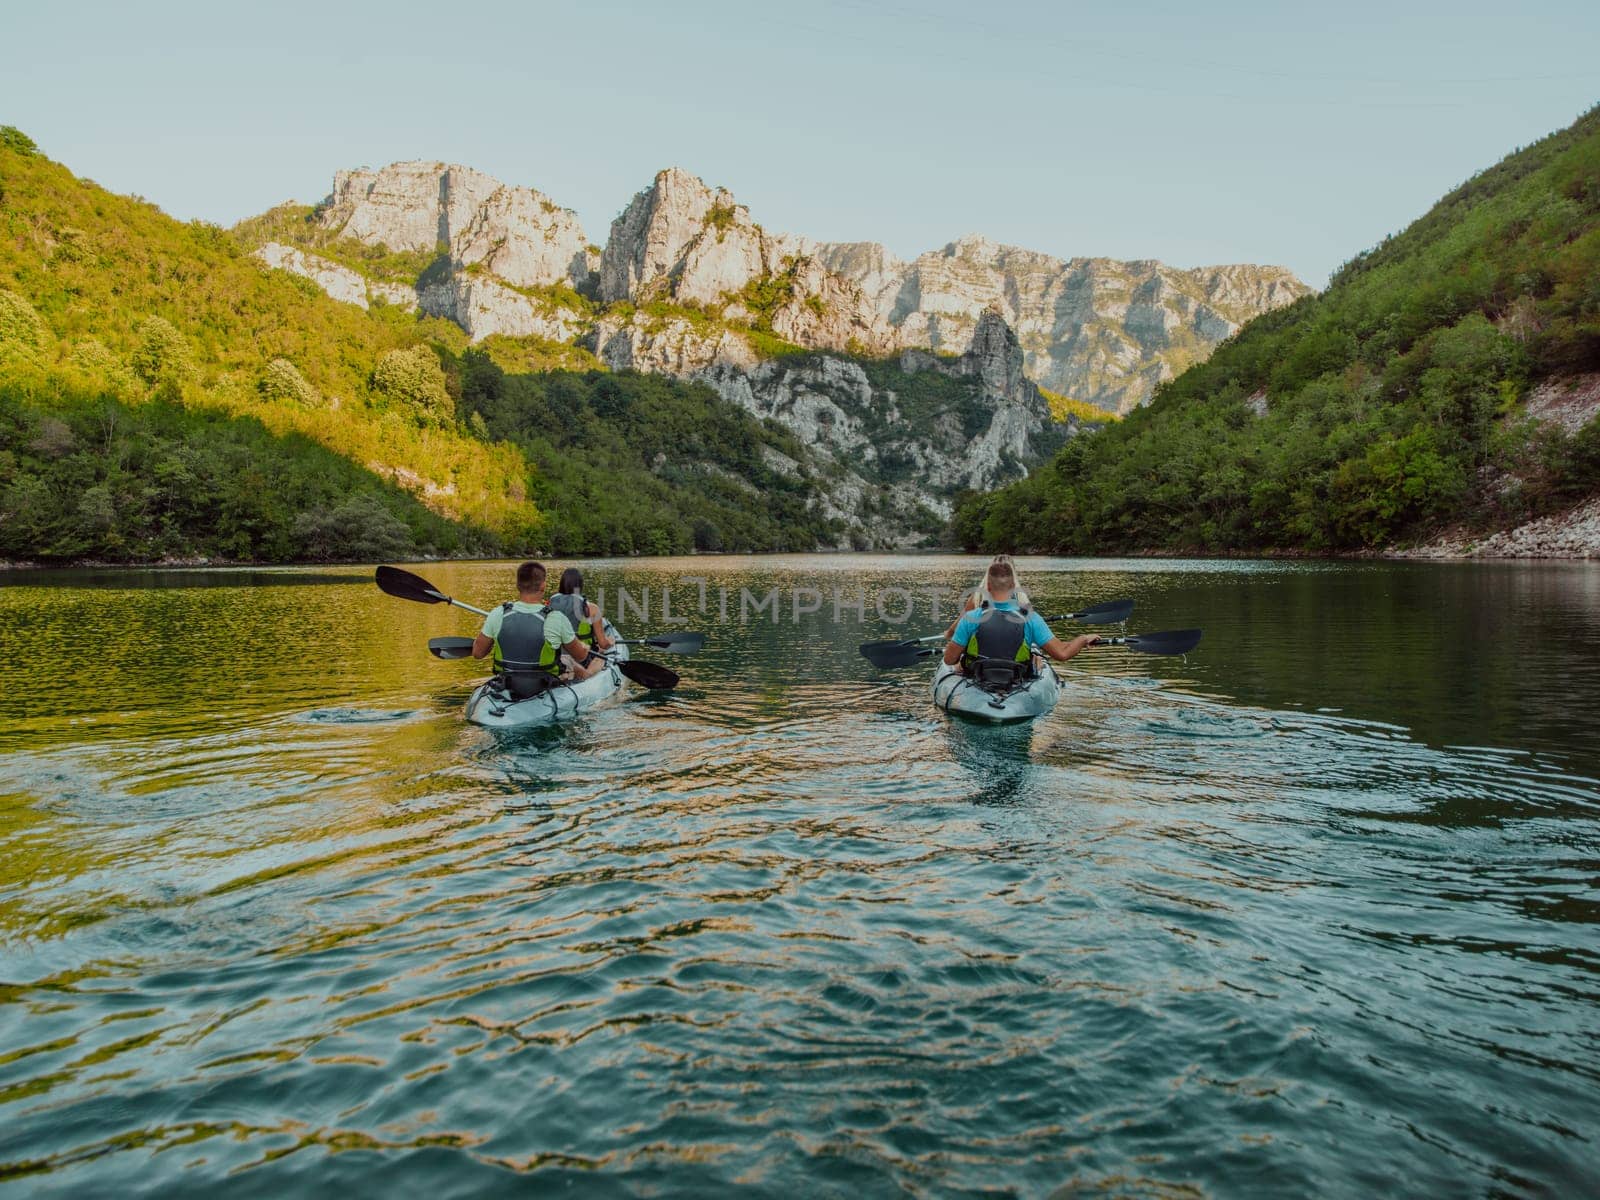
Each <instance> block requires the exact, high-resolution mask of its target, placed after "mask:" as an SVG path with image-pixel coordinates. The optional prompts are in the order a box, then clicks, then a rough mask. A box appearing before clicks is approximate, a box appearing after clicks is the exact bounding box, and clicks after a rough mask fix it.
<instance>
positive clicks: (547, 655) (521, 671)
mask: <svg viewBox="0 0 1600 1200" xmlns="http://www.w3.org/2000/svg"><path fill="white" fill-rule="evenodd" d="M544 581H545V569H544V567H543V566H541V565H540V564H539V563H535V562H527V563H523V564H522V565H521V566H520V567H518V568H517V599H515V600H507V601H506V602H505V603H504V604H501V605H499V606H497V607H496V608H493V609H491V610H490V612H489V615H488V616H486V617H485V618H484V619H483V629H482V630H481V631H480V632H479V633H478V637H477V640H476V641H474V642H473V644H472V657H473V658H484V657H486V656H487V655H489V654H490V653H493V655H494V669H495V670H496V672H498V673H499V674H500V675H501V676H502V677H503V678H504V679H505V681H506V686H507V687H508V688H509V689H510V691H511V694H512V695H513V696H517V697H519V698H521V697H524V696H531V695H534V694H535V693H536V692H538V691H540V690H541V689H542V688H544V687H548V686H549V685H548V684H547V683H546V682H545V680H546V679H555V678H558V677H559V676H560V673H561V657H560V652H561V651H563V650H565V651H566V652H567V654H568V657H569V658H570V659H571V661H572V669H573V674H574V675H575V676H576V677H577V678H579V679H586V678H588V677H589V676H590V675H592V674H594V672H595V671H597V670H598V669H599V667H600V662H601V660H599V659H598V658H595V659H591V656H590V654H589V651H588V648H587V647H586V646H584V644H583V643H582V642H580V641H579V640H578V638H577V633H576V631H575V630H574V629H573V627H572V622H571V621H569V620H568V619H567V617H566V616H565V615H564V614H563V613H560V612H557V611H554V610H552V609H551V608H550V607H549V606H548V604H547V603H546V602H545V598H544Z"/></svg>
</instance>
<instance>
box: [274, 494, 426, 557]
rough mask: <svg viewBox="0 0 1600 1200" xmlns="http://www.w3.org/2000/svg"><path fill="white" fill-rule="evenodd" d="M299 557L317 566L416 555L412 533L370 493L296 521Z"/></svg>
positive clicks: (305, 514) (312, 512) (309, 514)
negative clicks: (307, 559) (314, 562)
mask: <svg viewBox="0 0 1600 1200" xmlns="http://www.w3.org/2000/svg"><path fill="white" fill-rule="evenodd" d="M294 538H295V541H297V542H298V543H299V549H300V557H302V558H309V559H313V560H315V561H317V562H376V561H378V560H379V559H388V558H406V557H408V556H410V555H412V554H415V553H416V549H417V546H416V542H415V541H414V540H413V539H412V537H411V530H410V529H409V528H407V526H406V524H405V522H403V521H401V520H400V519H399V518H398V517H396V516H395V515H394V514H393V513H391V512H390V511H389V509H388V508H387V507H386V506H385V505H384V503H383V501H382V500H380V499H379V498H378V497H377V496H374V495H373V494H371V493H370V492H364V493H359V494H357V495H354V496H351V497H350V499H348V500H346V501H345V502H344V503H343V504H341V505H339V506H338V507H336V508H333V509H314V510H312V511H311V512H305V513H301V514H300V515H299V516H298V517H296V518H295V522H294Z"/></svg>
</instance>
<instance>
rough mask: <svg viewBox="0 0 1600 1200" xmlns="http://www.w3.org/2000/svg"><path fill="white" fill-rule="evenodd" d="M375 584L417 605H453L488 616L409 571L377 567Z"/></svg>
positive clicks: (481, 615)
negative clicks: (413, 601)
mask: <svg viewBox="0 0 1600 1200" xmlns="http://www.w3.org/2000/svg"><path fill="white" fill-rule="evenodd" d="M377 582H378V587H379V588H381V589H382V590H383V591H385V592H387V593H388V594H389V595H391V596H398V597H399V598H400V599H402V600H415V601H416V602H417V603H418V604H453V605H455V606H456V607H457V608H464V609H466V610H467V611H468V612H474V613H477V614H478V615H479V616H480V617H487V616H488V615H489V614H488V613H486V612H484V611H483V609H481V608H473V607H472V605H470V604H463V603H461V601H459V600H454V599H452V598H451V597H449V596H446V595H445V594H444V593H443V592H441V591H440V590H439V589H438V588H436V587H434V586H433V584H431V583H429V582H428V581H427V580H426V579H424V578H423V577H422V576H421V575H413V574H412V573H411V572H410V571H402V570H401V569H400V568H399V567H379V568H378V571H377Z"/></svg>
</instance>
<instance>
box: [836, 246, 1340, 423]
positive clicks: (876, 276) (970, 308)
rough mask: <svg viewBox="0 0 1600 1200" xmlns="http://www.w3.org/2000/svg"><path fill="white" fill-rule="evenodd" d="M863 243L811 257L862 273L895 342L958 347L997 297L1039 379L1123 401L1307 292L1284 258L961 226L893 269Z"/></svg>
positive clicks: (1083, 394)
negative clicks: (1187, 266) (1216, 259)
mask: <svg viewBox="0 0 1600 1200" xmlns="http://www.w3.org/2000/svg"><path fill="white" fill-rule="evenodd" d="M876 250H877V248H869V247H865V246H863V245H861V244H860V243H853V244H846V245H836V246H830V245H823V246H819V247H817V250H816V254H817V257H818V258H819V259H820V260H821V261H822V262H824V263H826V264H828V265H829V266H830V268H831V269H833V270H835V271H837V272H838V273H839V274H841V275H843V276H845V277H846V278H854V279H856V280H858V281H859V282H860V284H861V287H862V290H863V293H864V294H867V295H869V296H870V297H871V298H872V300H873V304H874V313H873V315H874V317H875V319H876V320H878V321H879V322H882V323H883V324H884V325H886V326H887V327H888V328H889V330H891V331H892V336H893V337H894V338H895V340H896V342H897V343H898V344H899V345H902V346H929V347H932V348H934V349H939V350H951V351H961V350H964V349H965V348H966V346H967V345H968V344H969V343H970V340H971V338H972V335H973V331H974V330H975V329H976V317H977V314H978V313H979V312H980V311H982V310H983V309H985V308H988V307H991V306H992V307H993V308H995V309H996V311H998V312H999V313H1000V314H1001V315H1002V316H1004V317H1005V319H1006V321H1007V322H1008V323H1009V324H1010V325H1011V326H1012V327H1013V328H1014V329H1015V330H1016V332H1017V336H1018V338H1019V339H1020V340H1021V343H1022V346H1023V348H1024V351H1025V353H1026V364H1027V370H1028V373H1029V375H1030V376H1031V377H1032V378H1033V379H1035V380H1036V381H1037V382H1038V383H1039V384H1041V385H1042V386H1044V387H1048V388H1051V389H1052V390H1054V391H1058V392H1062V393H1065V394H1066V395H1069V396H1072V397H1075V398H1077V399H1080V400H1087V401H1089V402H1090V403H1093V404H1097V405H1099V406H1100V407H1102V408H1108V409H1112V410H1114V411H1122V412H1126V411H1128V410H1129V409H1131V408H1134V407H1136V406H1137V405H1139V404H1141V403H1143V402H1144V401H1145V400H1147V399H1148V398H1149V395H1150V393H1151V391H1153V390H1154V387H1155V385H1156V384H1157V383H1159V382H1160V381H1162V380H1164V379H1170V378H1172V377H1173V375H1175V374H1176V373H1178V372H1179V371H1181V370H1183V369H1184V368H1186V367H1188V366H1190V365H1192V364H1193V363H1194V362H1198V361H1200V360H1202V359H1203V358H1205V356H1206V355H1207V354H1208V353H1209V352H1210V349H1211V347H1212V346H1214V345H1215V344H1216V343H1217V342H1219V341H1221V340H1222V339H1223V338H1225V337H1228V336H1229V335H1231V334H1232V333H1233V332H1234V331H1235V330H1237V329H1238V327H1239V325H1241V324H1242V323H1243V322H1245V321H1247V320H1249V319H1250V318H1251V317H1253V316H1257V315H1259V314H1260V313H1263V312H1267V311H1269V310H1270V309H1273V308H1277V307H1279V306H1281V305H1283V304H1287V303H1291V302H1292V301H1294V300H1295V299H1298V298H1299V297H1300V296H1303V295H1306V294H1307V293H1308V291H1309V289H1307V288H1306V287H1305V286H1304V285H1303V284H1301V283H1300V282H1299V280H1297V279H1295V278H1294V276H1293V275H1292V274H1291V273H1290V272H1289V271H1288V270H1286V269H1285V268H1282V267H1254V266H1229V267H1205V268H1199V269H1196V270H1192V271H1185V270H1180V269H1178V268H1174V267H1168V266H1165V265H1164V264H1162V263H1159V262H1155V261H1150V260H1146V261H1139V262H1119V261H1116V260H1113V259H1104V258H1093V259H1090V258H1077V259H1072V260H1070V261H1063V260H1061V259H1058V258H1053V257H1051V256H1050V255H1046V254H1039V253H1036V252H1034V251H1031V250H1022V249H1018V248H1017V247H1014V246H1002V245H998V244H996V243H994V242H991V241H989V240H988V239H987V238H981V237H966V238H961V239H959V240H957V241H955V242H952V243H950V244H949V245H948V246H946V247H944V249H943V250H939V251H931V252H929V253H927V254H923V255H920V256H918V257H917V258H916V259H915V260H914V261H912V262H910V263H907V264H902V265H901V266H900V268H899V269H898V270H896V268H895V264H894V262H893V260H892V258H890V257H889V256H888V255H887V254H883V253H877V252H876Z"/></svg>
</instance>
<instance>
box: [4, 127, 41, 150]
mask: <svg viewBox="0 0 1600 1200" xmlns="http://www.w3.org/2000/svg"><path fill="white" fill-rule="evenodd" d="M0 146H4V147H5V148H6V149H7V150H10V151H11V152H12V153H13V154H21V155H25V156H27V157H32V156H33V155H35V154H38V153H39V147H38V145H37V144H36V143H35V142H34V140H33V139H32V138H31V137H29V136H28V135H27V134H25V133H23V132H22V130H20V129H18V128H17V127H16V126H15V125H0Z"/></svg>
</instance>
